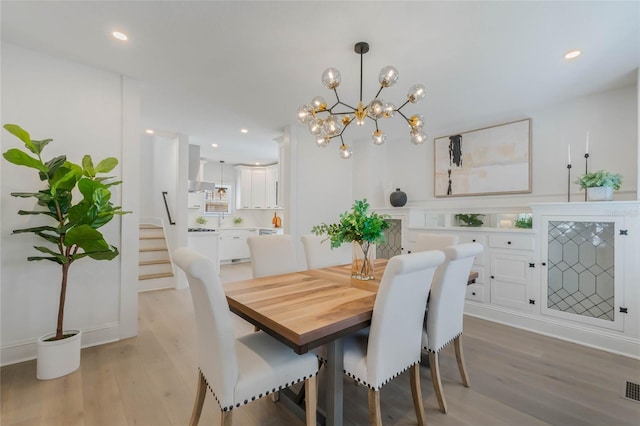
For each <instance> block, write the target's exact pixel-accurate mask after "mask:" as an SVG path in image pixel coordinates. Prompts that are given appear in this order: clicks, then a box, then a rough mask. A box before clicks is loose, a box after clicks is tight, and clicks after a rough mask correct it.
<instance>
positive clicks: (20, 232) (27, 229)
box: [11, 225, 58, 234]
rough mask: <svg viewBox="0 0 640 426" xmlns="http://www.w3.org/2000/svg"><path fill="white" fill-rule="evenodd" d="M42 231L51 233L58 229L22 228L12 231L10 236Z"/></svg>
mask: <svg viewBox="0 0 640 426" xmlns="http://www.w3.org/2000/svg"><path fill="white" fill-rule="evenodd" d="M42 231H52V232H58V228H55V227H53V226H46V225H45V226H35V227H33V228H22V229H14V230H13V231H12V232H11V233H12V234H25V233H27V232H34V233H35V232H42Z"/></svg>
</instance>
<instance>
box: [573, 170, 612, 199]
mask: <svg viewBox="0 0 640 426" xmlns="http://www.w3.org/2000/svg"><path fill="white" fill-rule="evenodd" d="M575 183H576V184H578V185H580V189H586V191H587V199H588V200H589V201H611V200H613V191H614V190H616V191H617V190H618V189H620V185H621V184H622V175H620V174H618V173H611V172H605V171H604V170H598V171H595V172H590V173H585V174H584V175H582V176H580V177H579V178H578V179H577V180H576V181H575Z"/></svg>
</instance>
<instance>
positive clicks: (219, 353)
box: [173, 247, 318, 425]
mask: <svg viewBox="0 0 640 426" xmlns="http://www.w3.org/2000/svg"><path fill="white" fill-rule="evenodd" d="M173 261H174V262H175V263H176V265H178V267H180V269H182V270H183V271H184V272H185V273H186V275H187V279H188V280H189V288H190V291H191V298H192V301H193V308H194V311H195V322H196V330H197V343H198V369H199V377H198V390H197V394H196V400H195V403H194V406H193V412H192V415H191V421H190V425H197V424H198V421H199V419H200V413H201V412H202V406H203V404H204V398H205V396H206V393H207V388H208V389H209V390H210V391H211V393H212V394H213V397H214V398H215V399H216V402H217V403H218V405H219V407H220V413H221V424H222V425H224V424H225V422H230V421H231V412H232V410H233V409H235V408H239V407H241V406H243V405H245V404H247V403H249V402H251V401H254V400H256V399H258V398H261V397H263V396H266V395H268V394H270V393H273V392H276V391H278V390H279V389H282V388H284V387H287V386H290V385H292V384H294V383H298V382H300V381H303V380H304V382H305V384H304V387H305V393H306V413H307V415H306V417H307V425H315V424H316V401H317V391H316V375H317V373H318V361H317V358H316V357H315V356H314V355H312V354H304V355H297V354H296V353H295V352H294V351H293V349H291V348H289V347H287V346H285V345H284V344H282V343H280V342H279V341H277V340H275V339H274V338H273V337H271V336H269V335H268V334H265V333H264V332H257V333H251V334H248V335H245V336H242V337H239V338H237V339H236V338H234V336H233V328H232V323H231V312H230V311H229V305H228V303H227V299H226V296H225V294H224V290H223V288H222V283H221V282H220V278H219V277H218V275H217V274H216V272H215V267H214V265H213V263H212V262H211V260H209V259H207V258H205V257H204V256H202V255H200V254H199V253H197V252H195V251H193V250H191V249H188V248H184V247H183V248H179V249H177V250H175V251H174V252H173Z"/></svg>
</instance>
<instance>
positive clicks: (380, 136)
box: [371, 130, 387, 145]
mask: <svg viewBox="0 0 640 426" xmlns="http://www.w3.org/2000/svg"><path fill="white" fill-rule="evenodd" d="M386 140H387V135H386V134H385V133H384V132H383V131H382V130H376V131H375V132H373V134H372V135H371V141H372V142H373V144H374V145H382V144H384V143H385V142H386Z"/></svg>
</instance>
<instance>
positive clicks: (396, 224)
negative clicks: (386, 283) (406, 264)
mask: <svg viewBox="0 0 640 426" xmlns="http://www.w3.org/2000/svg"><path fill="white" fill-rule="evenodd" d="M387 222H389V227H388V228H387V229H386V230H385V231H384V239H385V243H384V244H378V245H377V246H376V258H378V259H391V258H392V257H393V256H396V255H398V254H402V221H401V220H400V219H387Z"/></svg>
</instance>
